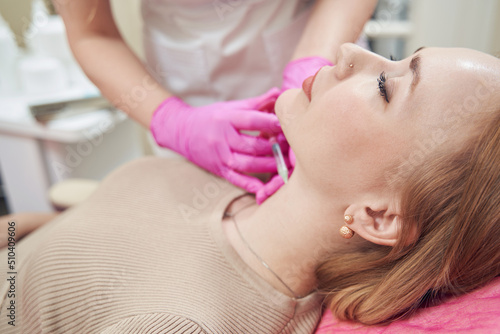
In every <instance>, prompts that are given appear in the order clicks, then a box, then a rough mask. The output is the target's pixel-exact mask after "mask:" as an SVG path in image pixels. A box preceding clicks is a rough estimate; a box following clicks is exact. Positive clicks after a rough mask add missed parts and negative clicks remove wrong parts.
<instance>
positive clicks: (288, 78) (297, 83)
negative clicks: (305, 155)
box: [256, 57, 333, 204]
mask: <svg viewBox="0 0 500 334" xmlns="http://www.w3.org/2000/svg"><path fill="white" fill-rule="evenodd" d="M332 65H333V64H332V62H331V61H329V60H328V59H325V58H322V57H305V58H299V59H295V60H292V61H291V62H289V63H288V64H287V65H286V67H285V70H284V71H283V85H282V86H281V91H282V92H283V91H285V90H287V89H292V88H301V87H302V83H303V82H304V80H305V79H307V78H308V77H310V76H313V75H314V74H316V72H317V71H318V70H319V69H320V68H321V67H323V66H332ZM288 159H289V161H290V165H291V166H292V168H290V169H289V173H290V175H291V174H292V172H293V169H294V167H295V155H294V153H293V151H292V149H291V148H290V150H289V151H288ZM283 185H284V182H283V179H282V178H281V177H280V176H279V175H278V174H276V175H274V176H273V177H272V178H271V180H269V181H268V182H267V183H266V185H265V186H264V187H262V188H261V189H259V191H257V194H256V200H257V204H261V203H263V202H264V201H265V200H266V199H267V198H268V197H269V196H271V195H272V194H274V193H275V192H276V191H277V190H278V189H279V188H281V186H283Z"/></svg>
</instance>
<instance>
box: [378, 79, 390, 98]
mask: <svg viewBox="0 0 500 334" xmlns="http://www.w3.org/2000/svg"><path fill="white" fill-rule="evenodd" d="M386 81H387V77H386V75H385V72H382V73H380V76H379V77H378V79H377V82H378V89H379V92H380V96H382V97H383V98H384V99H385V101H386V102H387V103H389V95H388V94H387V88H386Z"/></svg>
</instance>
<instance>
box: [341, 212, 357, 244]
mask: <svg viewBox="0 0 500 334" xmlns="http://www.w3.org/2000/svg"><path fill="white" fill-rule="evenodd" d="M353 221H354V218H353V217H352V216H351V215H345V216H344V222H345V223H346V224H352V222H353ZM339 232H340V235H341V236H342V238H344V239H351V238H352V237H353V236H354V231H353V230H352V229H350V228H349V227H348V226H346V225H344V226H342V227H341V228H340V231H339Z"/></svg>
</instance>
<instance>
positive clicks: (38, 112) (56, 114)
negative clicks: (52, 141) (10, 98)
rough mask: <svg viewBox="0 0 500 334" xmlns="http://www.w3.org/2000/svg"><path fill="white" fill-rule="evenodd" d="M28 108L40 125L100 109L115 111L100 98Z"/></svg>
mask: <svg viewBox="0 0 500 334" xmlns="http://www.w3.org/2000/svg"><path fill="white" fill-rule="evenodd" d="M29 108H30V111H31V114H32V115H33V117H35V119H36V120H37V121H38V122H41V123H44V122H47V121H50V120H54V119H59V118H63V117H70V116H74V115H77V114H81V113H86V112H92V111H97V110H102V109H106V110H110V111H113V110H115V108H114V107H113V106H112V105H111V103H109V101H108V100H107V99H105V98H104V97H102V96H95V97H89V98H82V99H70V100H63V101H59V102H54V103H46V104H37V105H30V106H29Z"/></svg>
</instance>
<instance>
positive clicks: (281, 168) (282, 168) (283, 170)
mask: <svg viewBox="0 0 500 334" xmlns="http://www.w3.org/2000/svg"><path fill="white" fill-rule="evenodd" d="M270 142H271V144H272V149H273V155H274V159H276V165H277V169H278V174H279V175H280V176H281V178H282V179H283V182H285V184H286V183H287V182H288V168H287V167H286V164H285V159H283V153H282V152H281V148H280V145H279V144H278V142H277V141H276V137H271V138H270Z"/></svg>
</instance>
